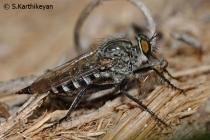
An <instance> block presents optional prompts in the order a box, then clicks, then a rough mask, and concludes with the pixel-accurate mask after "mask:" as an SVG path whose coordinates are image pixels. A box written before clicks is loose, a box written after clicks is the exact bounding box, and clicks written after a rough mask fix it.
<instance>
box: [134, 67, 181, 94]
mask: <svg viewBox="0 0 210 140" xmlns="http://www.w3.org/2000/svg"><path fill="white" fill-rule="evenodd" d="M150 70H153V71H154V72H155V73H156V74H157V75H158V76H159V77H160V78H161V79H162V80H163V81H165V82H166V83H167V84H168V85H169V86H171V87H172V88H174V89H176V90H179V91H180V92H181V93H184V92H185V90H184V89H181V88H178V87H176V86H175V85H173V84H171V82H170V81H169V80H168V79H166V77H165V76H164V75H163V74H162V73H160V72H159V71H158V70H157V69H155V68H154V67H152V66H149V67H144V68H140V69H137V70H135V71H134V74H135V73H136V74H137V73H145V72H148V71H150Z"/></svg>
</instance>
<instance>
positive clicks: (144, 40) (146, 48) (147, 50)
mask: <svg viewBox="0 0 210 140" xmlns="http://www.w3.org/2000/svg"><path fill="white" fill-rule="evenodd" d="M138 37H139V41H140V45H141V46H140V47H141V49H142V51H143V53H144V54H145V55H146V56H149V55H150V54H151V44H150V39H149V38H148V37H147V36H146V35H145V34H138Z"/></svg>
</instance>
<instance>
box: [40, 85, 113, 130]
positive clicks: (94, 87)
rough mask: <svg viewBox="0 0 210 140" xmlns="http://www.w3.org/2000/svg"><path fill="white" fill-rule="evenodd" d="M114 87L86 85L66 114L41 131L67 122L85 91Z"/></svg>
mask: <svg viewBox="0 0 210 140" xmlns="http://www.w3.org/2000/svg"><path fill="white" fill-rule="evenodd" d="M114 86H115V84H105V85H96V84H91V85H87V86H86V87H85V88H83V89H82V90H81V91H80V92H79V94H78V95H77V96H76V98H75V99H74V101H73V102H72V104H71V106H70V108H69V111H68V113H67V114H66V116H65V117H63V118H61V119H60V120H58V121H57V122H56V123H54V124H53V125H51V126H49V127H46V128H44V129H43V131H45V130H46V129H51V128H53V127H56V126H57V125H58V124H60V123H61V122H63V121H64V120H67V119H68V118H69V117H70V115H71V113H72V112H73V111H74V109H75V108H76V107H77V105H78V104H79V102H80V101H81V98H82V96H83V95H84V93H85V91H87V90H89V89H100V90H105V89H110V88H113V87H114Z"/></svg>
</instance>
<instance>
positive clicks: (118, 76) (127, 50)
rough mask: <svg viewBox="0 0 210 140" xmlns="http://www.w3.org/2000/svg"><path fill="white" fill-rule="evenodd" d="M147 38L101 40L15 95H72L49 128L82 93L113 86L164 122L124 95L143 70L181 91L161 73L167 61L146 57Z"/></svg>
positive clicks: (143, 36) (164, 69) (149, 53)
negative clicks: (152, 73) (93, 48)
mask: <svg viewBox="0 0 210 140" xmlns="http://www.w3.org/2000/svg"><path fill="white" fill-rule="evenodd" d="M151 40H152V39H149V38H148V37H147V36H146V35H143V34H139V35H138V36H136V41H137V45H133V44H132V42H131V41H129V40H127V39H122V38H118V39H112V40H109V41H107V42H105V43H103V44H102V45H101V46H100V47H99V48H98V49H95V50H94V51H91V52H89V53H85V54H83V55H81V56H79V57H77V58H75V59H73V60H71V61H69V62H66V63H65V64H63V65H61V66H59V67H57V68H55V69H53V70H51V71H49V72H47V73H46V74H44V75H43V76H41V77H40V78H38V79H37V80H36V81H34V82H33V83H32V84H31V85H30V86H28V87H26V88H24V89H22V90H20V91H18V92H17V94H42V93H46V92H49V93H51V94H56V95H60V94H63V93H66V94H68V95H69V96H72V97H75V99H74V101H73V102H72V104H71V106H70V108H69V111H68V113H67V114H66V116H65V117H63V118H61V119H60V120H58V121H57V122H56V123H54V124H53V125H52V126H50V127H48V128H52V127H53V126H56V125H57V124H60V123H61V122H62V121H64V120H67V119H68V118H69V117H70V115H71V113H72V111H73V110H74V109H75V108H76V106H77V105H78V103H79V102H80V100H81V98H82V96H83V95H84V94H90V93H92V92H90V91H91V90H93V89H94V90H106V89H111V88H117V89H119V91H120V92H121V93H123V94H125V95H126V96H127V97H128V98H130V99H131V100H133V101H134V102H136V103H137V104H139V105H140V106H141V107H143V108H144V109H145V110H146V111H148V112H149V113H150V114H151V115H152V116H153V117H154V118H155V119H157V120H158V121H159V122H160V123H162V124H163V125H165V126H167V124H166V123H165V122H164V121H162V120H161V119H159V118H158V117H157V116H156V115H155V113H153V112H152V111H151V110H150V109H149V108H147V106H146V105H144V104H143V103H142V102H141V101H139V100H138V99H136V98H135V97H133V96H131V95H130V94H128V92H127V91H126V90H127V87H128V84H129V83H131V82H133V81H135V80H137V79H138V78H139V76H140V75H141V74H143V73H147V72H149V71H154V72H155V73H156V74H157V75H158V76H159V77H160V78H161V79H162V80H163V81H165V82H166V83H167V84H168V85H170V86H171V87H172V88H174V89H177V90H179V91H181V92H183V90H182V89H180V88H178V87H176V86H174V85H173V84H171V83H170V81H169V80H167V79H166V78H165V77H164V75H163V73H164V72H166V67H167V64H168V63H167V61H166V60H158V59H157V58H155V57H154V58H153V59H150V58H149V57H150V56H153V53H152V52H153V51H154V50H153V49H154V47H152V45H151Z"/></svg>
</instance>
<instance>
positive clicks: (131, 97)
mask: <svg viewBox="0 0 210 140" xmlns="http://www.w3.org/2000/svg"><path fill="white" fill-rule="evenodd" d="M130 81H131V77H129V78H125V79H123V81H122V82H121V84H120V92H122V93H123V94H125V96H127V97H128V98H129V99H131V100H132V101H134V102H136V103H137V104H138V105H140V106H141V107H142V108H143V109H144V110H146V111H147V112H148V113H150V114H151V115H152V116H153V117H154V118H155V119H157V120H158V122H160V123H161V124H163V125H164V126H165V127H167V126H168V125H167V124H166V123H165V122H164V121H162V120H161V119H160V118H158V116H157V115H156V114H155V113H154V112H153V111H152V110H150V109H149V108H148V107H147V106H146V105H144V104H143V103H142V102H141V101H139V100H138V99H137V98H135V97H133V96H131V95H130V94H129V93H128V92H127V91H126V90H125V88H126V86H127V84H128V83H129V82H130Z"/></svg>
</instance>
